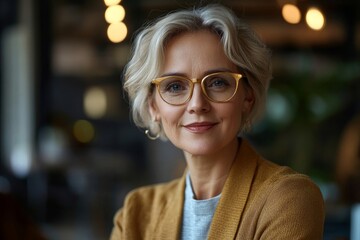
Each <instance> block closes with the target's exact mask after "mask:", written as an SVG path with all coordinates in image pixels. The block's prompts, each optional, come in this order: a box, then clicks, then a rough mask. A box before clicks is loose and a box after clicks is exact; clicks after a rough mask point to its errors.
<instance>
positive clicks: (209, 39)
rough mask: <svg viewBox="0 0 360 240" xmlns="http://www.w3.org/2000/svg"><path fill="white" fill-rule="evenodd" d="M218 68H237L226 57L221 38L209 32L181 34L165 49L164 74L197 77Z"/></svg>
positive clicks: (169, 42)
mask: <svg viewBox="0 0 360 240" xmlns="http://www.w3.org/2000/svg"><path fill="white" fill-rule="evenodd" d="M218 68H224V69H228V70H229V71H236V66H235V65H234V64H233V63H232V62H231V61H230V60H229V58H228V57H227V56H226V55H225V52H224V47H223V45H222V42H221V40H220V37H219V36H218V35H217V34H215V33H213V32H210V31H208V30H199V31H195V32H184V33H180V34H179V35H177V36H175V37H173V38H171V39H170V40H169V41H168V43H167V45H166V47H165V59H164V66H163V71H162V72H163V73H167V72H169V71H170V72H180V73H184V74H187V75H188V74H195V75H196V74H199V73H202V72H205V71H209V70H211V69H218ZM192 77H195V76H192Z"/></svg>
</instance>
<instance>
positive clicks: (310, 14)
mask: <svg viewBox="0 0 360 240" xmlns="http://www.w3.org/2000/svg"><path fill="white" fill-rule="evenodd" d="M306 23H307V25H308V26H309V27H310V28H311V29H314V30H321V29H322V28H324V25H325V17H324V15H323V13H322V12H321V11H320V10H319V9H317V8H309V10H308V11H307V13H306Z"/></svg>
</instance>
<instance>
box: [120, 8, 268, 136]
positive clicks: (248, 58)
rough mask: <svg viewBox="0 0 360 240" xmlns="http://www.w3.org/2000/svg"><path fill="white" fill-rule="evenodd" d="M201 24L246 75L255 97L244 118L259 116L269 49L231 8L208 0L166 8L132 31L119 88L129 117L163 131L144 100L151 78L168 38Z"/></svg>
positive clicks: (158, 68)
mask: <svg viewBox="0 0 360 240" xmlns="http://www.w3.org/2000/svg"><path fill="white" fill-rule="evenodd" d="M204 29H206V30H209V31H211V32H213V33H215V34H217V35H218V36H219V38H220V40H221V43H222V46H223V48H224V52H225V54H226V56H227V57H228V58H229V59H230V60H231V61H232V62H233V63H234V64H235V65H236V66H237V67H238V69H239V71H241V72H242V73H245V75H246V79H247V81H246V83H247V84H246V87H247V88H250V89H251V90H252V91H253V93H254V98H255V101H254V105H253V108H252V111H251V113H250V114H249V116H247V121H248V122H250V123H254V122H255V121H256V120H257V119H258V118H259V116H261V114H262V112H263V109H264V107H265V103H266V95H267V89H268V87H269V83H270V80H271V78H272V70H271V61H270V58H271V53H270V51H269V49H268V48H267V47H266V46H265V44H264V43H263V42H262V41H261V40H260V39H259V37H258V36H257V35H256V33H255V32H254V31H253V30H252V29H251V28H250V27H249V26H248V25H247V24H246V23H245V22H244V21H242V20H241V19H239V18H238V17H237V16H236V15H235V13H234V12H233V11H231V10H230V9H228V8H227V7H224V6H222V5H219V4H211V5H207V6H204V7H200V8H194V9H188V10H179V11H176V12H172V13H169V14H167V15H165V16H163V17H161V18H159V19H157V20H155V21H154V22H152V23H149V24H146V25H145V26H144V27H143V28H141V29H140V31H139V32H138V34H137V35H136V37H135V39H134V42H133V47H132V56H131V59H130V61H129V62H128V64H127V65H126V66H125V70H124V81H125V82H124V90H125V91H126V92H127V94H128V97H129V100H130V105H131V111H132V118H133V121H134V122H135V124H136V125H137V126H138V127H140V128H144V129H149V130H150V131H151V132H152V133H153V134H154V135H156V134H160V136H162V137H165V134H164V132H163V130H162V128H161V127H159V126H158V124H155V122H154V120H153V119H151V115H150V112H149V105H148V101H149V98H150V97H151V96H152V91H153V89H154V88H153V87H152V86H151V81H152V80H153V79H154V78H156V77H158V76H159V74H160V71H161V69H162V66H163V65H164V51H165V47H166V44H167V43H168V41H169V40H170V39H171V38H173V37H174V36H176V35H178V34H181V33H184V32H194V31H199V30H204Z"/></svg>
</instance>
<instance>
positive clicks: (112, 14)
mask: <svg viewBox="0 0 360 240" xmlns="http://www.w3.org/2000/svg"><path fill="white" fill-rule="evenodd" d="M124 18H125V9H124V7H123V6H121V5H113V6H110V7H108V8H107V9H106V11H105V20H106V21H107V22H108V23H117V22H121V21H122V20H124Z"/></svg>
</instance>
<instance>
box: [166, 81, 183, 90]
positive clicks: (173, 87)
mask: <svg viewBox="0 0 360 240" xmlns="http://www.w3.org/2000/svg"><path fill="white" fill-rule="evenodd" d="M183 89H184V87H183V86H182V85H181V84H179V83H172V84H169V85H168V86H167V87H166V90H167V91H170V92H178V91H181V90H183Z"/></svg>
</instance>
